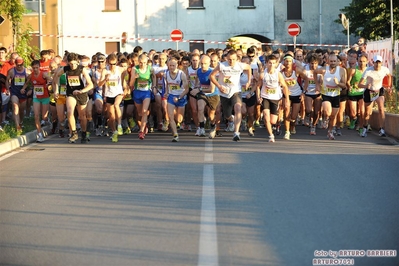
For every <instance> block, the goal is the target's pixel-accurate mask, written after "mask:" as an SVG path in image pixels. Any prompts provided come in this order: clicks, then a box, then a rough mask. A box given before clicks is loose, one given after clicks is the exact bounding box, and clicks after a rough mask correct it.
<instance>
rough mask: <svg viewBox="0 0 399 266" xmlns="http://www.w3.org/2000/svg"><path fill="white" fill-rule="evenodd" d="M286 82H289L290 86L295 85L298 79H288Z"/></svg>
mask: <svg viewBox="0 0 399 266" xmlns="http://www.w3.org/2000/svg"><path fill="white" fill-rule="evenodd" d="M285 82H286V83H287V86H288V87H293V86H295V84H296V79H287V80H285Z"/></svg>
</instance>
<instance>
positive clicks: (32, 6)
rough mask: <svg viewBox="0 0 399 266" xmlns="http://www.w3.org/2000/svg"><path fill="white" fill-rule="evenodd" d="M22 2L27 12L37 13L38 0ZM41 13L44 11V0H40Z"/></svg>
mask: <svg viewBox="0 0 399 266" xmlns="http://www.w3.org/2000/svg"><path fill="white" fill-rule="evenodd" d="M23 3H24V4H25V8H26V13H27V14H30V13H39V0H25V1H23ZM42 13H46V0H42Z"/></svg>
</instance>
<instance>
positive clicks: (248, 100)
mask: <svg viewBox="0 0 399 266" xmlns="http://www.w3.org/2000/svg"><path fill="white" fill-rule="evenodd" d="M250 60H251V59H250V58H249V57H248V56H243V58H242V59H241V62H243V63H246V64H250V63H251V62H250ZM251 68H252V67H251ZM258 80H259V72H258V68H257V67H256V68H255V69H254V68H252V80H251V85H250V86H249V87H248V88H246V84H247V82H248V76H247V75H246V74H245V73H242V74H241V77H240V84H241V97H242V106H241V112H242V126H241V127H242V129H243V130H248V135H249V136H251V137H253V136H254V120H255V106H256V104H257V100H256V95H255V91H256V86H257V84H258ZM259 106H260V105H259ZM247 120H248V121H247Z"/></svg>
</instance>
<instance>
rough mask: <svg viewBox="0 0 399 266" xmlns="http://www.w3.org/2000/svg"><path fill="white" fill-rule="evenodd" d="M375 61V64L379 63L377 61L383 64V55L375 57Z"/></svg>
mask: <svg viewBox="0 0 399 266" xmlns="http://www.w3.org/2000/svg"><path fill="white" fill-rule="evenodd" d="M373 61H374V62H377V61H380V62H382V56H381V55H375V56H374V57H373Z"/></svg>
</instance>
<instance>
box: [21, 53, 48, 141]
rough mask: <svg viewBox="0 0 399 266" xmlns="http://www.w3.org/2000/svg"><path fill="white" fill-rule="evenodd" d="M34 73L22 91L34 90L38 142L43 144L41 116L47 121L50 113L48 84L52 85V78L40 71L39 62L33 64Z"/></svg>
mask: <svg viewBox="0 0 399 266" xmlns="http://www.w3.org/2000/svg"><path fill="white" fill-rule="evenodd" d="M31 67H32V70H33V72H32V73H31V74H30V75H29V76H28V78H27V79H26V81H25V84H24V86H23V87H22V89H21V92H22V91H25V90H26V89H27V88H28V86H32V89H33V112H34V114H35V126H36V131H37V137H36V141H37V142H43V141H44V137H43V133H42V127H41V124H40V114H41V115H42V117H43V120H47V118H48V112H49V103H50V98H49V97H50V95H49V91H48V88H47V84H48V83H51V77H50V75H49V74H48V73H49V72H45V71H41V70H40V62H39V60H34V61H33V62H32V63H31Z"/></svg>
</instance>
